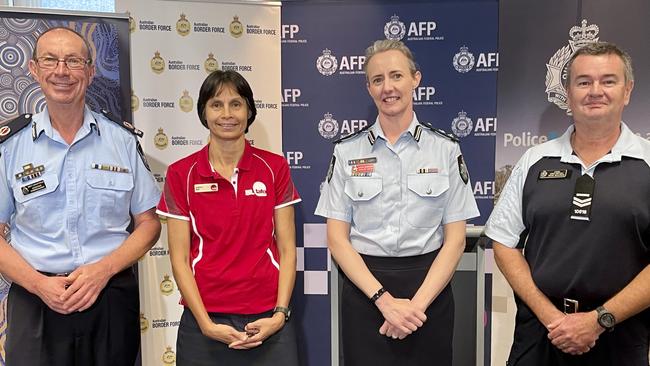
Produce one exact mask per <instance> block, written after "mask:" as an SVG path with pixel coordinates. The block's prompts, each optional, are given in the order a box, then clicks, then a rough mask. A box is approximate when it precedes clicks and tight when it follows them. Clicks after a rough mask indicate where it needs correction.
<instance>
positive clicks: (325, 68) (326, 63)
mask: <svg viewBox="0 0 650 366" xmlns="http://www.w3.org/2000/svg"><path fill="white" fill-rule="evenodd" d="M338 67H339V63H338V61H337V60H336V57H334V56H333V55H332V51H330V50H329V49H327V48H326V49H324V50H323V54H322V55H321V56H319V57H318V59H317V60H316V68H317V69H318V72H320V73H321V74H323V75H325V76H330V75H332V74H334V73H335V72H336V70H337V69H338Z"/></svg>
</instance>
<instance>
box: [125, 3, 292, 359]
mask: <svg viewBox="0 0 650 366" xmlns="http://www.w3.org/2000/svg"><path fill="white" fill-rule="evenodd" d="M278 5H279V4H278V3H258V4H255V5H251V4H225V3H222V4H215V3H207V2H182V1H155V0H139V1H126V0H118V1H116V8H117V9H119V10H120V11H125V12H129V13H130V19H129V21H130V31H131V43H132V45H133V47H132V54H133V57H132V59H131V68H132V70H133V90H132V92H131V93H132V95H131V107H132V109H133V116H134V122H135V123H136V125H137V126H138V128H140V129H142V130H143V131H145V137H144V140H143V141H142V145H143V148H144V150H145V151H146V153H147V156H148V159H149V163H150V165H151V169H152V172H153V173H154V176H155V178H156V180H157V181H158V182H159V183H160V185H161V187H162V185H163V184H164V181H165V173H166V170H167V166H168V165H169V164H171V163H173V162H174V161H176V160H179V159H180V158H183V157H185V156H187V155H189V154H191V153H193V152H195V151H197V150H200V149H201V148H202V147H204V146H205V144H206V143H207V142H208V135H209V133H208V130H207V129H205V128H204V127H203V125H201V123H200V121H199V118H198V115H197V112H196V102H197V99H198V92H199V88H200V86H201V83H202V82H203V80H204V79H205V78H206V77H207V76H208V74H209V73H210V72H212V71H215V70H236V71H238V72H239V73H241V74H242V75H243V76H244V77H245V78H246V79H247V80H248V82H249V83H250V84H251V87H252V89H253V92H254V95H255V99H256V100H255V105H256V107H257V111H258V114H257V118H256V122H255V123H254V124H253V125H252V126H251V130H250V132H249V134H248V135H247V139H248V140H249V141H250V142H251V143H252V144H253V145H255V146H258V147H261V148H263V149H267V150H271V151H273V152H276V153H281V146H282V136H281V134H280V131H281V128H282V126H281V113H280V108H281V100H280V94H279V92H278V90H280V8H279V6H278ZM164 223H165V222H164V221H163V231H162V234H161V236H160V240H159V241H158V243H156V244H155V245H154V247H153V248H152V249H151V250H150V251H149V253H147V254H146V255H145V256H144V258H143V259H142V260H141V261H140V309H141V310H140V330H141V332H142V364H143V365H173V364H175V361H176V354H175V350H176V333H177V330H178V324H179V321H180V315H181V312H182V307H181V306H180V305H179V299H180V293H179V291H178V287H177V285H176V283H175V282H174V277H173V274H172V271H171V264H170V261H169V254H168V245H167V229H166V225H164Z"/></svg>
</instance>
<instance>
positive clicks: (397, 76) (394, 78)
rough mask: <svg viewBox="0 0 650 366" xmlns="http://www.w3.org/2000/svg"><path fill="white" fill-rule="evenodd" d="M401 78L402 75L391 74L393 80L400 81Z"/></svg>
mask: <svg viewBox="0 0 650 366" xmlns="http://www.w3.org/2000/svg"><path fill="white" fill-rule="evenodd" d="M403 77H404V76H403V75H402V74H393V80H400V79H402V78H403Z"/></svg>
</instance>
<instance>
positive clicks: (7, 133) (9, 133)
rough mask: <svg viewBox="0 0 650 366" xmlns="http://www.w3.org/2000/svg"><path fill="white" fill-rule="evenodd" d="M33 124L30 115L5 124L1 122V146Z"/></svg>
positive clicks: (21, 116)
mask: <svg viewBox="0 0 650 366" xmlns="http://www.w3.org/2000/svg"><path fill="white" fill-rule="evenodd" d="M31 123H32V115H31V114H30V113H26V114H23V115H20V116H18V117H16V118H14V119H11V120H8V121H5V122H0V144H2V143H3V142H5V141H7V140H9V139H10V138H11V137H13V136H16V135H17V134H18V133H19V132H20V131H23V130H25V127H27V126H29V125H31Z"/></svg>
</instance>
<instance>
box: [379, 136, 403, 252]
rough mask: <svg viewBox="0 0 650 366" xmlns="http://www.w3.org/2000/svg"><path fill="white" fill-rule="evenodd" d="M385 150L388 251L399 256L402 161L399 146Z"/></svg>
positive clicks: (388, 147)
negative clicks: (386, 155)
mask: <svg viewBox="0 0 650 366" xmlns="http://www.w3.org/2000/svg"><path fill="white" fill-rule="evenodd" d="M396 145H399V141H397V144H396ZM385 148H386V152H387V154H388V159H387V160H388V163H387V169H386V171H385V172H384V174H383V179H384V181H385V186H384V188H385V192H386V198H385V201H384V202H386V203H387V204H388V205H389V206H388V207H387V212H389V214H388V220H387V221H388V225H387V230H388V235H387V243H388V248H387V249H388V250H389V254H391V255H397V251H398V245H399V236H400V220H401V217H400V216H401V214H400V212H401V211H402V207H401V205H402V204H403V203H402V197H403V192H402V188H401V187H402V185H403V178H402V177H403V173H402V160H401V158H400V156H399V154H398V152H397V151H398V146H395V147H390V146H389V145H388V144H386V147H385ZM386 183H387V184H386Z"/></svg>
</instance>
